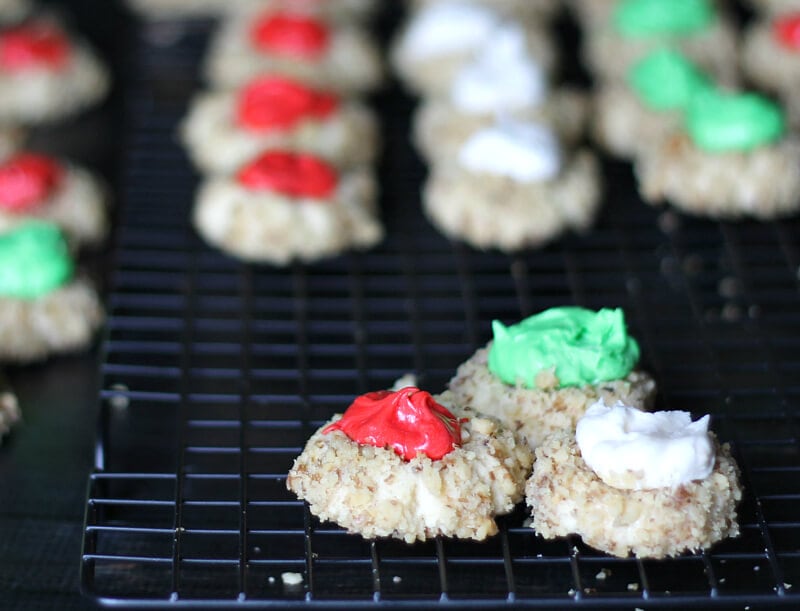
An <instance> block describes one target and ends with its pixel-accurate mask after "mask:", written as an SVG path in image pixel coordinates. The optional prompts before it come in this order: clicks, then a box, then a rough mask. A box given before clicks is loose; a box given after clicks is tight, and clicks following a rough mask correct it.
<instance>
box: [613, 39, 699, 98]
mask: <svg viewBox="0 0 800 611" xmlns="http://www.w3.org/2000/svg"><path fill="white" fill-rule="evenodd" d="M627 76H628V84H629V85H630V86H631V88H632V89H633V90H634V91H635V92H636V94H637V95H638V96H639V98H640V99H641V100H642V102H644V104H645V105H646V106H648V107H649V108H652V109H653V110H675V109H684V108H686V107H687V106H688V105H689V102H690V101H691V100H692V98H693V97H694V96H695V95H697V94H698V93H700V92H702V91H705V90H707V89H709V88H710V87H712V84H711V81H710V79H709V78H708V76H706V75H705V74H704V73H703V72H702V71H701V70H700V69H699V68H697V66H695V65H694V64H693V63H692V62H691V61H689V60H688V59H687V58H686V56H685V55H683V54H682V53H680V52H678V51H673V50H671V49H660V50H657V51H653V52H652V53H650V54H649V55H648V56H647V57H645V58H644V59H642V60H640V61H639V62H637V63H636V64H634V65H633V66H632V67H631V69H630V70H629V71H628V75H627Z"/></svg>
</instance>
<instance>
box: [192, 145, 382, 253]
mask: <svg viewBox="0 0 800 611" xmlns="http://www.w3.org/2000/svg"><path fill="white" fill-rule="evenodd" d="M375 191H376V184H375V179H374V176H373V175H372V173H371V172H370V171H369V170H367V169H365V168H354V169H352V170H345V171H341V172H340V171H338V170H337V169H336V168H334V167H333V166H332V165H330V164H329V163H327V162H325V161H324V160H322V159H320V158H319V157H315V156H313V155H309V154H304V153H293V152H289V151H280V150H274V151H267V152H265V153H262V154H260V155H258V156H257V157H255V158H254V159H253V160H251V161H249V162H248V163H246V164H244V165H243V166H242V167H241V168H240V169H239V170H238V171H237V172H236V174H235V175H233V176H229V177H226V176H220V177H212V178H209V179H208V180H206V181H205V182H204V183H203V184H202V185H201V187H200V191H199V193H198V196H197V200H196V202H195V206H194V210H193V213H192V218H193V221H194V226H195V228H196V229H197V231H198V233H200V235H201V236H202V237H203V238H204V239H205V240H206V241H207V242H209V243H210V244H212V245H214V246H216V247H217V248H220V249H221V250H223V251H225V252H227V253H228V254H231V255H233V256H235V257H238V258H240V259H244V260H247V261H256V262H265V263H272V264H278V265H282V264H286V263H289V262H290V261H293V260H299V261H313V260H316V259H320V258H323V257H329V256H333V255H336V254H339V253H340V252H342V251H344V250H348V249H351V248H352V249H366V248H369V247H370V246H374V245H375V244H376V243H378V242H379V241H380V240H381V238H382V237H383V227H382V225H381V223H380V221H379V219H378V214H377V210H376V206H375Z"/></svg>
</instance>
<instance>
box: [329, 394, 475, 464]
mask: <svg viewBox="0 0 800 611" xmlns="http://www.w3.org/2000/svg"><path fill="white" fill-rule="evenodd" d="M332 431H342V432H343V433H344V434H345V435H347V436H348V437H349V438H350V439H352V440H353V441H355V442H357V443H360V444H363V445H371V446H375V447H378V448H391V449H393V450H394V451H395V452H396V453H397V454H398V455H400V456H402V457H403V459H404V460H412V459H413V458H415V457H416V456H417V454H419V453H422V454H425V455H426V456H428V458H430V459H432V460H439V459H440V458H442V457H443V456H445V455H446V454H449V453H450V452H451V451H452V450H453V449H454V448H455V447H457V446H460V445H461V425H460V423H459V421H458V418H456V417H455V416H454V415H453V414H451V413H450V411H449V410H448V409H447V408H446V407H444V406H443V405H440V404H439V403H437V402H436V401H435V400H434V399H433V397H432V396H431V394H430V393H428V392H426V391H424V390H420V389H419V388H416V387H414V386H407V387H405V388H402V389H400V390H398V391H391V390H379V391H376V392H370V393H367V394H365V395H361V396H360V397H358V398H357V399H356V400H355V401H354V402H353V403H352V405H350V407H348V408H347V411H345V413H344V414H343V415H342V417H341V419H339V420H337V421H336V422H333V423H332V424H329V425H328V426H327V427H325V429H324V430H323V431H322V432H323V433H330V432H332Z"/></svg>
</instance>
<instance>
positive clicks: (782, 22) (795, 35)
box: [772, 13, 800, 51]
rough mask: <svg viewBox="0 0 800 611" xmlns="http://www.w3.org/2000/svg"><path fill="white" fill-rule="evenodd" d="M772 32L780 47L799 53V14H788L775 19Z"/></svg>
mask: <svg viewBox="0 0 800 611" xmlns="http://www.w3.org/2000/svg"><path fill="white" fill-rule="evenodd" d="M772 32H773V35H774V36H775V38H776V39H777V40H778V42H779V43H780V44H781V45H783V46H784V47H786V48H787V49H790V50H792V51H800V13H789V14H787V15H784V16H782V17H778V18H777V19H775V21H774V22H773V23H772Z"/></svg>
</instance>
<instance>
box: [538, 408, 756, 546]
mask: <svg viewBox="0 0 800 611" xmlns="http://www.w3.org/2000/svg"><path fill="white" fill-rule="evenodd" d="M525 493H526V502H527V504H528V505H529V506H530V508H531V512H532V515H533V520H532V522H531V527H532V528H533V529H534V530H535V531H536V532H537V533H538V534H539V535H541V536H543V537H544V538H546V539H553V538H556V537H564V536H567V535H571V534H577V535H579V536H580V537H581V538H582V539H583V541H584V542H585V543H586V544H587V545H590V546H592V547H594V548H596V549H598V550H601V551H604V552H606V553H609V554H612V555H615V556H621V557H625V556H628V555H629V554H631V553H632V554H634V555H635V556H637V557H640V558H664V557H668V556H677V555H680V554H681V553H683V552H685V551H691V552H698V551H700V550H703V549H707V548H709V547H711V546H712V545H713V544H714V543H716V542H718V541H720V540H722V539H725V538H727V537H734V536H736V535H737V534H738V533H739V525H738V522H737V513H736V506H737V503H738V502H739V501H740V500H741V498H742V489H741V486H740V483H739V471H738V468H737V466H736V463H735V461H734V460H733V458H732V457H731V453H730V449H729V447H728V446H727V444H724V445H720V444H719V443H718V442H717V440H716V437H715V436H714V435H713V433H710V432H709V431H708V417H705V418H703V419H701V420H699V421H697V422H691V417H690V415H689V413H688V412H654V413H645V412H641V411H639V410H637V409H633V408H631V407H629V406H625V405H623V404H617V405H615V406H607V405H604V404H602V403H597V404H595V405H592V406H591V407H590V408H589V409H588V410H587V411H586V415H585V416H584V417H583V418H582V419H581V420H580V421H579V422H578V425H577V431H576V432H575V433H572V432H569V431H561V432H558V433H554V434H553V435H551V436H549V437H547V438H546V439H545V440H544V442H543V443H542V444H541V445H540V446H539V447H538V448H537V449H536V461H535V464H534V469H533V474H532V475H531V477H530V479H529V480H528V482H527V484H526V486H525Z"/></svg>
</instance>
